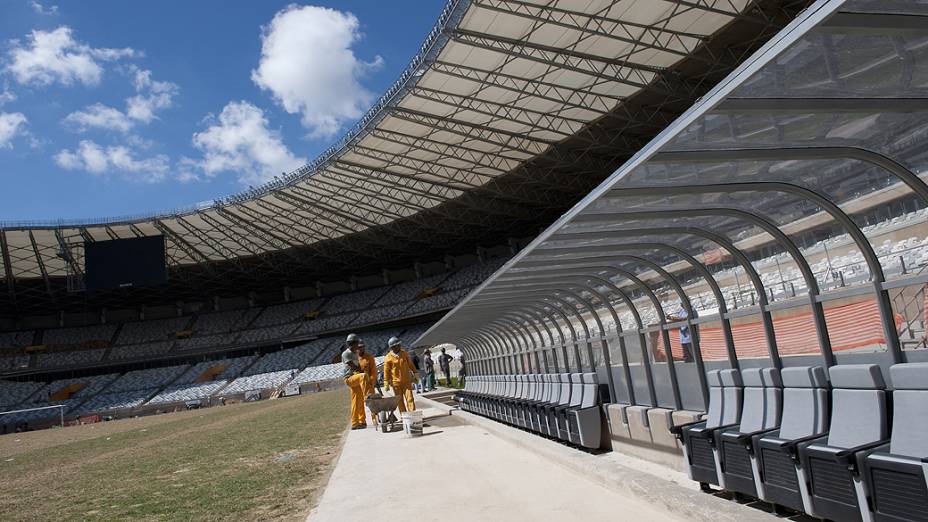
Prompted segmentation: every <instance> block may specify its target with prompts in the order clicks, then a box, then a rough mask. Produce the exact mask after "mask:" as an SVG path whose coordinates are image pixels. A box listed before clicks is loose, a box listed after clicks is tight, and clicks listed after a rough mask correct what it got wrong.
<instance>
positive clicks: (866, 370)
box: [799, 364, 889, 520]
mask: <svg viewBox="0 0 928 522" xmlns="http://www.w3.org/2000/svg"><path fill="white" fill-rule="evenodd" d="M829 374H830V376H831V387H832V392H831V426H830V427H829V430H828V435H826V436H823V437H822V438H821V439H819V440H817V441H815V442H813V443H812V444H809V445H808V446H807V447H805V448H801V449H800V452H799V455H800V459H801V462H802V466H803V468H804V469H805V470H806V472H807V476H808V481H809V495H810V498H811V504H812V509H813V511H814V513H810V514H811V515H815V516H817V517H820V518H827V519H832V520H861V506H866V505H867V499H866V494H865V488H864V483H863V476H862V473H861V471H862V469H863V465H862V464H863V462H862V461H863V459H865V457H866V453H867V452H866V450H872V449H874V448H875V447H877V446H880V445H882V444H885V443H887V442H889V441H888V439H887V438H886V437H887V435H888V434H889V429H888V424H887V408H886V406H887V405H886V391H884V388H885V384H884V382H883V375H882V373H880V367H879V366H878V365H876V364H849V365H839V366H834V367H832V368H831V369H830V371H829ZM864 509H866V508H864Z"/></svg>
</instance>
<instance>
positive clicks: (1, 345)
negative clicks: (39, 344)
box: [0, 330, 35, 353]
mask: <svg viewBox="0 0 928 522" xmlns="http://www.w3.org/2000/svg"><path fill="white" fill-rule="evenodd" d="M34 340H35V332H34V331H32V330H28V331H25V332H0V353H2V352H4V351H5V350H7V349H10V348H23V347H26V346H29V345H31V344H33V341H34Z"/></svg>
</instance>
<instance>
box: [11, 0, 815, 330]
mask: <svg viewBox="0 0 928 522" xmlns="http://www.w3.org/2000/svg"><path fill="white" fill-rule="evenodd" d="M805 4H807V2H801V1H799V2H774V1H766V2H765V1H759V2H752V1H749V0H727V1H721V0H692V1H684V0H674V1H658V0H634V1H627V0H623V1H618V0H564V1H556V0H551V1H544V2H536V1H527V0H469V1H467V0H451V1H449V3H448V4H447V5H446V7H445V9H444V10H443V12H442V14H441V16H440V17H439V20H438V22H437V24H436V26H435V27H434V28H433V30H432V31H431V32H430V34H429V35H428V37H427V38H426V40H425V42H424V43H423V45H422V48H421V50H420V52H419V54H418V55H417V56H416V57H415V58H414V59H413V60H412V62H411V63H410V65H409V66H408V67H407V69H406V70H405V71H404V72H403V74H402V75H401V76H400V78H399V79H398V80H397V81H396V83H395V84H394V85H393V87H392V88H390V89H389V90H388V91H387V92H386V93H385V94H384V96H383V97H382V98H381V99H380V100H379V101H378V102H377V103H376V104H375V106H374V107H373V108H372V109H371V110H370V111H369V113H368V114H367V115H366V116H365V117H364V118H362V120H361V121H360V122H358V123H357V124H356V125H355V126H354V127H353V128H352V129H351V130H350V131H349V132H348V133H347V134H346V135H345V136H344V138H342V139H341V140H340V141H339V142H338V143H336V144H335V145H333V146H332V147H331V148H330V149H329V150H327V151H326V152H325V153H324V154H322V155H321V156H320V157H319V158H318V159H317V160H315V161H314V162H313V163H311V164H309V165H306V166H305V167H303V168H301V169H299V170H298V171H295V172H293V173H290V174H285V175H282V177H281V178H280V179H276V180H274V181H273V182H271V183H269V184H267V185H265V186H262V187H259V188H256V189H252V190H249V191H247V192H244V193H241V194H238V195H234V196H231V197H227V198H223V199H218V200H216V201H214V202H213V203H212V204H211V205H207V206H203V207H201V208H193V209H185V210H179V211H174V212H168V213H162V214H157V215H146V216H134V217H121V218H113V219H97V220H88V221H55V222H29V223H25V222H24V223H12V222H10V223H3V224H2V225H3V226H2V228H0V253H2V256H0V274H2V275H3V276H4V278H5V282H6V289H5V290H6V292H2V293H0V295H2V297H0V311H3V310H6V311H23V310H30V309H33V310H35V309H47V308H49V307H51V306H57V307H61V306H63V304H64V303H65V302H66V301H68V300H69V299H72V296H70V295H69V294H68V293H67V292H66V284H65V282H64V281H65V279H66V277H65V276H67V275H68V274H80V273H81V272H82V266H83V260H82V248H81V247H80V245H81V244H83V243H84V242H86V241H100V240H107V239H115V238H128V237H138V236H148V235H164V236H165V238H166V242H167V255H168V260H167V261H168V265H169V267H170V268H171V269H172V270H171V279H172V285H171V287H170V289H168V290H164V289H161V290H158V294H157V295H159V296H161V297H167V298H172V297H180V296H182V295H183V294H184V293H185V292H186V293H188V294H192V293H199V295H202V293H203V292H222V291H223V290H236V291H238V292H241V291H242V290H243V289H247V288H249V287H255V285H258V284H259V283H260V284H264V285H266V284H273V282H274V281H279V282H281V283H282V284H286V282H291V281H311V280H312V278H320V277H337V276H341V275H346V274H351V273H357V272H358V271H359V270H365V269H374V268H380V267H384V266H387V265H389V264H390V263H402V262H408V261H411V260H413V259H416V258H417V257H418V256H419V255H421V253H422V252H428V253H430V254H434V255H435V256H439V255H441V254H442V253H455V251H457V252H462V251H466V250H467V249H468V248H470V247H471V246H476V245H478V244H480V242H482V241H499V240H503V239H505V238H506V237H507V236H509V235H525V234H526V232H525V231H526V230H528V231H530V232H531V231H534V230H537V229H538V228H539V227H543V226H545V225H547V224H548V223H550V222H551V221H553V219H554V218H556V217H557V216H558V215H559V214H560V213H561V212H563V211H564V210H566V209H567V208H569V206H570V205H571V204H573V203H574V202H575V201H576V200H578V199H579V197H581V196H582V195H583V194H584V193H586V192H587V191H588V190H589V189H590V188H592V187H595V186H596V185H597V184H598V183H599V182H600V181H601V180H602V179H604V178H605V176H607V175H608V174H609V173H610V172H611V171H612V169H614V168H615V167H616V166H618V165H620V164H621V163H622V161H623V160H624V159H626V158H628V157H629V156H630V155H631V154H633V153H634V152H635V151H636V150H638V149H639V148H640V147H641V146H642V145H643V144H645V143H647V141H648V140H649V139H650V138H651V137H653V136H654V135H655V134H656V133H657V132H659V131H660V130H661V129H662V128H663V127H664V126H665V125H666V124H667V123H669V122H670V121H672V120H673V119H674V118H675V117H676V116H677V115H678V114H679V113H681V112H682V111H683V110H685V109H686V108H687V107H688V106H689V105H691V104H692V102H693V101H695V100H696V99H697V98H698V97H699V96H700V95H702V94H703V93H705V92H706V91H707V90H708V89H709V88H711V86H712V85H713V84H714V82H715V81H717V80H718V79H720V78H722V77H724V75H725V74H727V73H728V72H729V71H730V70H732V69H733V68H734V66H735V65H737V63H738V62H739V61H740V59H741V58H742V57H743V56H746V55H747V54H749V53H750V52H751V51H753V50H754V49H756V47H757V46H758V45H759V44H760V43H762V42H763V41H764V40H765V39H766V38H767V37H769V36H770V35H771V34H773V33H775V32H776V30H778V29H779V28H780V27H782V25H783V24H784V23H786V21H788V20H789V19H790V18H791V16H792V15H794V14H795V12H797V11H798V10H799V9H800V8H802V7H804V6H805ZM532 227H534V228H532ZM385 259H389V260H390V261H385ZM124 294H125V293H124V292H123V293H120V294H119V298H120V299H125V295H124ZM132 295H133V296H135V297H137V298H138V299H144V298H146V297H150V295H146V294H145V292H144V291H137V292H135V293H134V294H132ZM80 299H81V301H82V302H83V299H84V297H81V298H80ZM100 299H102V298H100ZM101 302H102V301H101Z"/></svg>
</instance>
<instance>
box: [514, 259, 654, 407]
mask: <svg viewBox="0 0 928 522" xmlns="http://www.w3.org/2000/svg"><path fill="white" fill-rule="evenodd" d="M582 277H583V278H584V279H593V280H597V281H599V282H600V283H601V284H604V285H605V286H607V287H610V288H611V289H612V290H613V291H614V292H615V293H616V294H618V295H619V297H620V299H622V301H623V302H625V304H626V306H627V307H628V309H629V311H630V312H631V313H632V315H633V317H634V318H635V323H636V324H637V325H638V328H637V333H638V337H639V345H640V349H641V363H642V365H643V366H644V370H645V372H644V373H645V380H646V381H647V386H648V395H649V398H650V400H651V404H652V405H656V404H657V393H656V390H655V388H654V380H653V377H652V374H651V362H650V359H649V357H648V353H647V340H646V338H645V336H644V332H643V330H644V324H643V323H642V321H641V316H640V315H639V313H638V309H637V307H636V306H635V304H634V302H633V301H632V300H631V298H630V297H629V296H628V294H626V293H625V292H624V291H622V290H621V289H620V288H618V287H617V286H616V285H615V284H614V283H613V282H612V281H609V280H608V279H605V278H601V277H598V276H589V275H585V276H582ZM549 287H550V286H545V287H543V288H539V289H537V290H531V289H529V292H531V293H535V294H537V293H541V294H542V295H547V288H549ZM522 294H523V295H525V292H522ZM605 302H606V303H608V300H606V301H605ZM609 308H611V305H609ZM613 313H614V311H613ZM615 319H616V325H617V327H618V328H619V329H621V328H622V326H621V321H619V320H618V317H617V316H615ZM619 347H620V349H621V350H622V357H623V359H624V360H623V368H624V371H625V376H626V385H627V387H628V388H629V400H630V401H632V402H633V403H634V401H635V392H634V389H633V388H632V386H633V384H632V383H633V381H632V376H631V369H630V368H629V363H628V352H627V350H626V347H625V341H624V339H623V338H622V337H621V336H620V337H619ZM610 373H611V372H610ZM613 389H614V387H613Z"/></svg>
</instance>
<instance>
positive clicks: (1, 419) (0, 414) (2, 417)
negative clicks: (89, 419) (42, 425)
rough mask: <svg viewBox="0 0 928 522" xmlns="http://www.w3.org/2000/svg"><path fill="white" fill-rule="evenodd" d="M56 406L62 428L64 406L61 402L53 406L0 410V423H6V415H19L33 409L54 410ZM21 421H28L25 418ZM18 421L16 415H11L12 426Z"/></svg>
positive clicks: (40, 418)
mask: <svg viewBox="0 0 928 522" xmlns="http://www.w3.org/2000/svg"><path fill="white" fill-rule="evenodd" d="M56 408H57V409H58V418H59V420H60V421H61V427H62V428H63V427H64V408H65V406H64V405H63V404H55V405H53V406H40V407H38V408H23V409H21V410H10V411H0V425H4V424H6V423H7V420H6V417H7V416H9V415H20V414H25V413H29V412H33V411H43V410H54V409H56ZM51 415H54V414H51V413H50V414H49V416H51ZM47 418H48V417H37V418H35V419H37V420H39V421H42V420H46V419H47ZM21 422H25V423H26V424H29V422H30V421H29V420H26V419H22V420H21ZM18 423H19V421H18V419H17V418H16V417H13V426H14V428H15V426H16V424H18Z"/></svg>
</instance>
